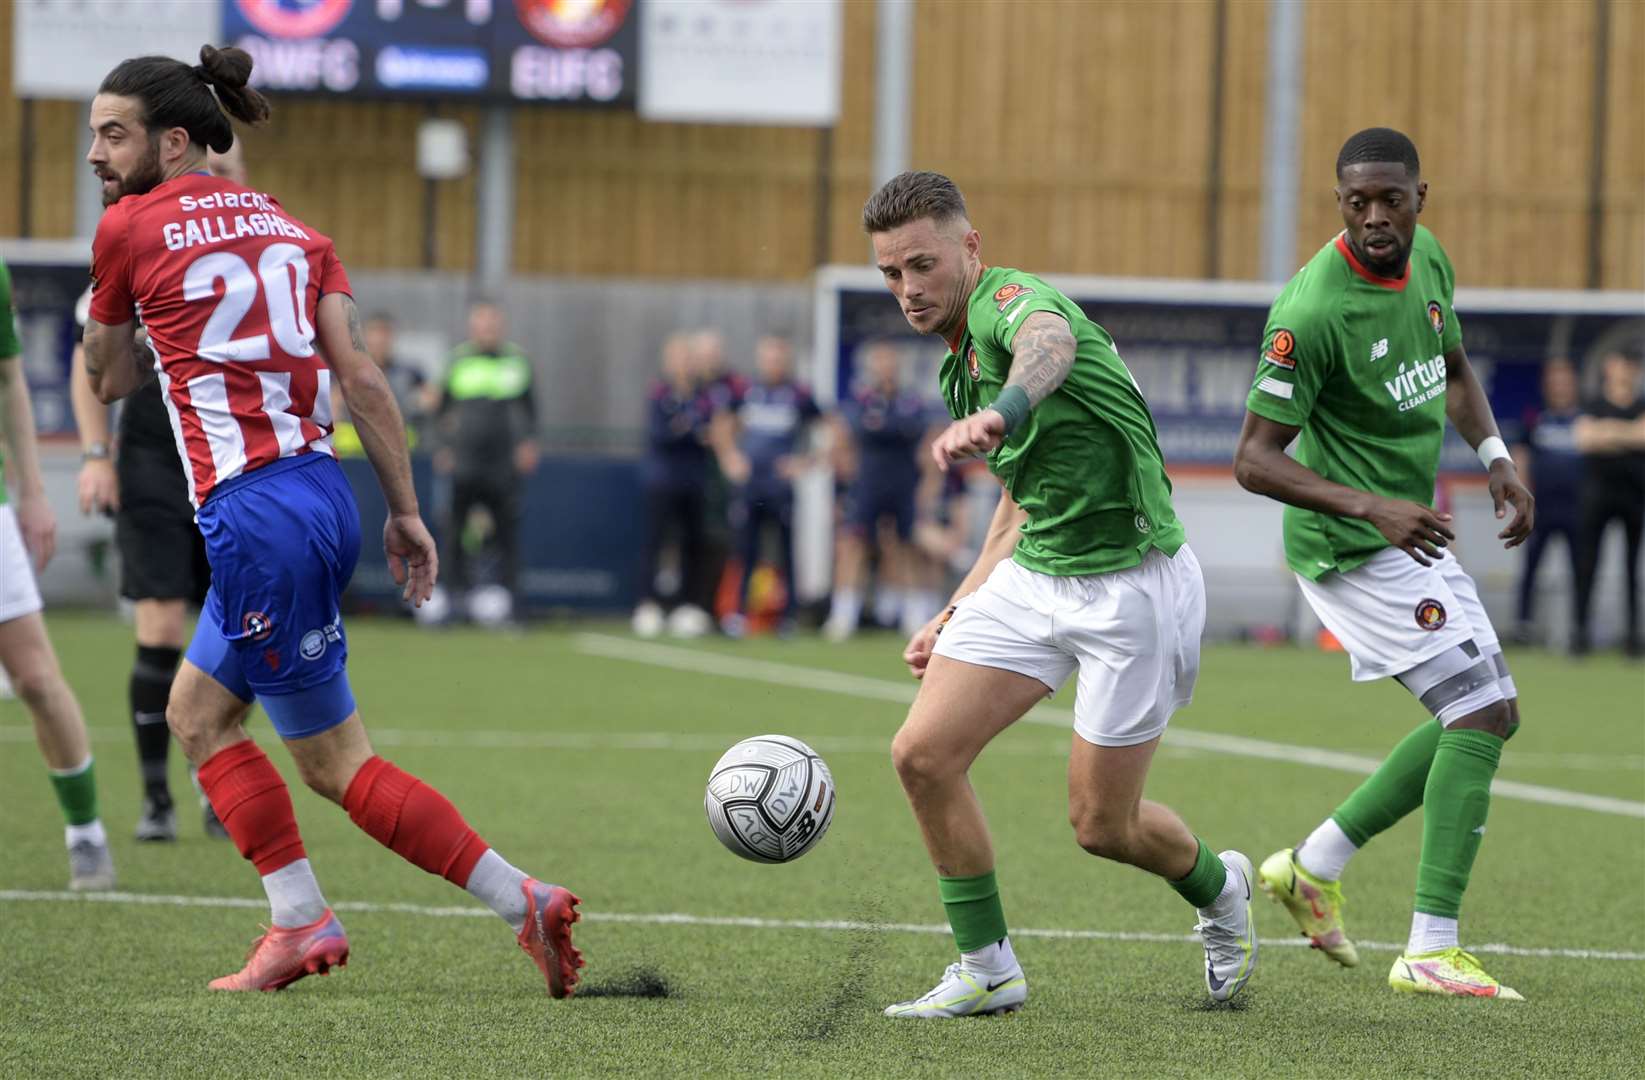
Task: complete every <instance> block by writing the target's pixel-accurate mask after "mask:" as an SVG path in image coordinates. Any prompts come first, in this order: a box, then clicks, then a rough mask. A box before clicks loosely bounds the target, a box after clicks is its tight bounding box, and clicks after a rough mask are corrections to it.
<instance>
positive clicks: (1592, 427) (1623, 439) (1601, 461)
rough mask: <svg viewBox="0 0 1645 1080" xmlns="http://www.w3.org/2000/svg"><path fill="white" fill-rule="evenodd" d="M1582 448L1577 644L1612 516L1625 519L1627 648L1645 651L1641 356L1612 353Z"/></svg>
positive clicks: (1579, 434) (1579, 438)
mask: <svg viewBox="0 0 1645 1080" xmlns="http://www.w3.org/2000/svg"><path fill="white" fill-rule="evenodd" d="M1576 445H1577V449H1578V450H1580V451H1581V452H1582V456H1583V467H1584V470H1585V471H1584V474H1583V478H1582V481H1583V482H1582V525H1581V529H1580V533H1579V535H1580V536H1581V540H1580V543H1581V551H1580V553H1579V556H1578V558H1577V579H1576V635H1575V638H1574V639H1573V642H1572V651H1573V652H1575V653H1577V654H1579V655H1580V654H1582V653H1586V652H1587V651H1588V648H1589V645H1590V642H1589V637H1588V630H1589V616H1590V615H1591V613H1592V612H1591V607H1592V602H1593V593H1594V579H1595V578H1596V577H1597V576H1598V573H1599V548H1600V542H1601V541H1602V540H1604V538H1605V528H1606V526H1607V525H1609V524H1610V523H1611V522H1612V521H1620V522H1621V523H1622V534H1623V538H1624V540H1625V542H1626V549H1625V550H1626V554H1625V556H1624V558H1625V559H1626V562H1625V563H1624V566H1623V570H1624V572H1625V573H1626V575H1627V582H1628V595H1627V609H1628V625H1627V632H1626V638H1625V641H1624V648H1625V649H1626V650H1627V653H1628V655H1629V656H1640V655H1645V650H1642V647H1641V641H1640V636H1639V541H1640V532H1641V529H1642V526H1645V397H1642V396H1641V394H1640V387H1639V361H1638V360H1637V359H1636V358H1635V357H1632V356H1628V355H1625V354H1623V353H1621V352H1612V353H1610V354H1608V355H1607V356H1606V357H1605V359H1604V361H1603V363H1602V366H1601V369H1600V383H1599V396H1598V397H1597V398H1595V399H1594V400H1592V401H1590V402H1589V403H1588V404H1586V405H1585V406H1583V409H1582V415H1581V416H1579V417H1578V418H1577V421H1576Z"/></svg>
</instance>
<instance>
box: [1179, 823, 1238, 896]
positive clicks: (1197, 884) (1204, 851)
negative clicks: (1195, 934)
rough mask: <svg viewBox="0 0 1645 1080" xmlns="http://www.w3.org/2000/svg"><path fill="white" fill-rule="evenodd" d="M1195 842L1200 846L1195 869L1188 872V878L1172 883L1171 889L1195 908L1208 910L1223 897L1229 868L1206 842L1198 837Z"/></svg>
mask: <svg viewBox="0 0 1645 1080" xmlns="http://www.w3.org/2000/svg"><path fill="white" fill-rule="evenodd" d="M1194 840H1195V842H1197V843H1198V844H1199V854H1198V855H1197V856H1196V857H1195V858H1194V868H1193V869H1192V870H1190V871H1188V876H1187V877H1183V878H1178V879H1177V880H1175V881H1173V882H1171V888H1173V889H1175V890H1177V893H1178V894H1179V895H1180V896H1181V897H1182V898H1183V899H1184V900H1186V901H1188V902H1189V903H1190V904H1192V905H1193V906H1194V907H1196V908H1206V907H1210V906H1211V904H1212V903H1213V902H1215V900H1216V898H1217V897H1219V896H1221V895H1222V887H1223V886H1224V885H1226V884H1227V883H1228V868H1227V867H1226V866H1224V865H1223V864H1222V860H1221V859H1219V858H1217V856H1216V853H1215V852H1213V851H1212V850H1211V849H1210V848H1208V847H1206V846H1205V841H1204V840H1201V839H1200V838H1199V837H1197V836H1196V837H1194Z"/></svg>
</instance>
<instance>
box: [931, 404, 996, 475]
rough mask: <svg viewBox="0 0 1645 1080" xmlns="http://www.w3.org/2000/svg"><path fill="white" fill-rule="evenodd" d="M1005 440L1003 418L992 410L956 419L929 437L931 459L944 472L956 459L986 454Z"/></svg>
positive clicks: (962, 459) (960, 459)
mask: <svg viewBox="0 0 1645 1080" xmlns="http://www.w3.org/2000/svg"><path fill="white" fill-rule="evenodd" d="M1004 441H1005V417H1003V416H1001V415H1000V414H999V413H997V412H995V411H994V410H993V409H984V410H982V411H981V412H976V413H972V414H971V415H970V416H967V417H966V418H965V419H963V420H956V421H954V422H953V423H952V424H949V425H948V427H947V428H946V429H945V430H944V431H943V433H942V434H941V435H938V436H937V437H936V438H935V439H933V440H931V458H932V460H933V461H935V462H936V463H937V468H939V469H941V470H942V471H943V472H947V471H948V466H950V465H952V464H953V463H954V462H956V461H964V460H965V459H966V458H971V457H976V456H977V455H978V454H986V453H988V452H989V451H991V450H993V449H995V448H996V447H998V446H999V444H1000V443H1002V442H1004Z"/></svg>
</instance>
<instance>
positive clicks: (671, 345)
mask: <svg viewBox="0 0 1645 1080" xmlns="http://www.w3.org/2000/svg"><path fill="white" fill-rule="evenodd" d="M693 361H694V357H693V356H692V341H691V338H690V337H689V336H687V335H685V334H674V335H672V336H671V337H669V339H668V340H667V341H665V342H664V343H663V355H662V377H661V378H659V379H657V380H655V381H653V383H652V384H651V390H650V393H649V394H648V395H647V399H648V406H647V408H648V416H647V424H646V438H647V448H646V458H645V471H644V477H645V491H646V510H647V516H648V521H647V523H646V542H645V562H644V564H643V568H642V573H643V575H644V576H643V577H642V579H641V587H642V589H643V590H644V594H643V595H644V599H643V600H642V601H641V603H640V606H639V607H638V608H636V609H635V610H634V632H635V633H636V634H639V635H640V636H641V637H656V636H657V635H658V634H660V633H662V630H663V625H664V615H663V608H664V606H665V605H672V606H673V611H672V612H670V613H669V615H668V618H667V623H668V626H669V629H670V630H672V631H673V632H674V633H676V634H678V635H680V636H681V637H697V636H699V635H701V634H702V633H704V632H705V631H707V629H708V627H709V618H708V612H707V610H706V609H705V606H704V600H703V597H702V595H701V593H702V592H703V590H704V588H705V585H706V583H705V581H704V579H703V542H704V529H705V528H706V521H705V519H704V515H705V513H706V509H707V498H708V494H707V487H708V471H709V461H708V458H709V451H708V423H709V419H710V407H709V403H708V398H707V397H706V396H705V395H704V394H703V393H701V391H700V388H699V387H698V384H697V378H696V371H695V368H694V362H693ZM671 532H672V533H673V535H674V537H675V543H676V550H677V551H678V560H677V562H678V567H679V569H678V573H677V574H676V581H677V584H676V585H675V587H674V588H673V589H672V590H670V592H671V593H672V595H670V596H664V595H663V590H662V588H661V587H660V585H659V584H658V583H659V581H660V579H661V576H662V569H663V567H662V556H663V542H664V541H665V540H666V539H667V538H668V536H669V534H670V533H671Z"/></svg>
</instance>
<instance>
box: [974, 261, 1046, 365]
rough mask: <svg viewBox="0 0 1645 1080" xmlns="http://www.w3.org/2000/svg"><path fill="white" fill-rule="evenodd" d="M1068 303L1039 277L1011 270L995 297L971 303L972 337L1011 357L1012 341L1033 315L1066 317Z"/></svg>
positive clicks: (996, 288) (999, 286)
mask: <svg viewBox="0 0 1645 1080" xmlns="http://www.w3.org/2000/svg"><path fill="white" fill-rule="evenodd" d="M1069 304H1071V301H1069V300H1068V299H1067V298H1066V297H1064V296H1063V295H1062V294H1061V293H1059V292H1058V291H1057V290H1055V289H1053V288H1051V287H1050V286H1049V285H1047V284H1046V283H1045V282H1043V281H1041V280H1040V279H1039V278H1037V277H1034V276H1033V275H1031V274H1021V273H1012V274H1010V275H1009V276H1007V277H1006V279H1005V281H1004V283H1002V284H1000V285H998V286H996V287H995V289H994V293H993V295H992V296H990V297H986V298H983V299H981V300H979V301H978V302H975V303H973V304H972V306H971V312H972V314H971V319H972V322H971V336H972V337H973V338H975V339H976V340H978V341H984V342H987V343H988V344H989V345H991V346H992V347H993V348H994V349H996V350H998V351H999V352H1001V353H1004V354H1005V355H1006V356H1009V355H1011V341H1012V339H1014V338H1015V337H1016V336H1017V331H1018V330H1020V329H1022V324H1023V323H1025V322H1027V321H1028V316H1029V315H1030V314H1032V313H1033V312H1036V311H1049V312H1053V313H1055V314H1057V315H1060V316H1062V317H1063V318H1064V319H1066V318H1068V311H1067V309H1066V305H1069ZM978 312H980V313H981V315H982V319H981V325H978V319H977V313H978Z"/></svg>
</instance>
